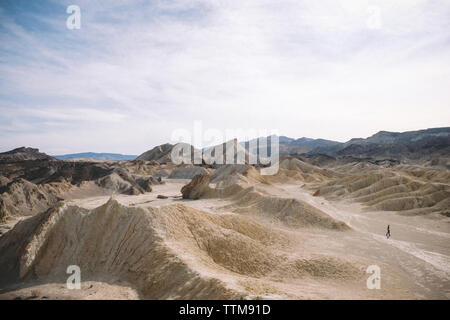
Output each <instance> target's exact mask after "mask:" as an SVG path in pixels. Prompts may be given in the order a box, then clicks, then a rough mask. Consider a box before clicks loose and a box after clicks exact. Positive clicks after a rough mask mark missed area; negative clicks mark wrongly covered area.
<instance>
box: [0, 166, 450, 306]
mask: <svg viewBox="0 0 450 320" xmlns="http://www.w3.org/2000/svg"><path fill="white" fill-rule="evenodd" d="M358 166H359V164H358ZM282 167H283V168H282V170H287V171H282V172H280V175H279V176H278V177H272V178H269V179H263V178H261V177H260V176H258V173H257V171H255V170H256V169H254V168H247V169H245V170H242V168H239V169H238V170H234V169H233V168H226V167H223V168H222V169H218V171H217V173H216V174H215V175H213V177H214V179H213V183H212V184H211V185H210V186H211V188H212V191H211V192H209V193H208V194H206V195H205V196H203V197H201V198H200V199H198V200H190V199H182V198H181V193H180V190H181V188H182V187H183V186H184V185H186V184H187V183H189V182H190V180H189V179H165V183H164V184H160V185H153V186H152V189H153V190H152V192H146V193H142V194H138V195H126V194H116V195H114V196H113V197H112V198H111V195H110V194H101V193H100V192H97V193H91V195H90V196H88V194H89V191H90V190H93V189H92V188H94V186H92V185H89V184H87V185H85V186H84V187H80V188H79V189H77V193H73V194H72V196H71V197H70V198H67V199H66V200H65V201H64V203H63V204H60V206H59V207H57V208H55V209H54V210H53V211H52V212H47V213H41V214H38V215H36V216H33V217H31V218H28V219H24V220H22V221H21V222H20V223H18V224H16V226H15V227H14V228H13V229H10V231H8V232H6V233H4V234H3V235H2V236H0V254H1V255H2V261H1V262H0V271H1V274H2V278H1V279H0V280H1V281H0V298H2V299H14V298H21V299H44V297H47V298H49V299H116V298H117V299H137V298H139V299H192V298H195V299H233V298H234V299H236V298H237V299H240V298H244V299H449V298H450V241H449V238H450V218H449V217H447V216H445V215H444V214H442V211H443V210H435V211H432V210H430V211H426V210H425V212H422V214H414V215H411V214H403V213H404V212H403V210H398V211H388V210H386V208H385V207H377V206H376V205H373V204H372V203H370V201H369V202H368V201H361V197H362V196H364V195H365V194H367V195H368V196H370V195H373V194H377V192H380V191H383V189H385V188H390V187H391V186H400V187H404V186H409V185H410V183H411V181H413V182H415V183H417V184H418V185H419V188H418V189H416V190H419V189H420V186H422V185H426V184H429V185H433V184H439V183H440V184H442V183H444V182H443V181H446V179H447V178H446V177H443V174H442V173H439V172H434V171H433V172H431V173H430V171H427V173H423V172H421V171H420V170H417V169H416V168H401V170H397V171H396V172H394V171H392V169H389V168H388V169H385V170H381V171H380V172H379V171H378V170H379V168H372V166H368V167H367V168H365V169H364V168H360V167H359V169H358V170H360V171H359V175H360V176H358V177H357V176H352V175H354V174H355V175H356V173H355V168H354V166H348V165H345V168H343V169H342V168H341V170H335V171H333V172H332V173H329V172H328V171H324V170H323V169H321V168H317V167H314V166H312V165H304V164H303V163H299V162H298V161H292V160H291V161H289V162H286V163H284V164H283V166H282ZM219 170H222V171H219ZM361 170H362V171H364V172H362V171H361ZM365 170H367V172H366V171H365ZM152 172H153V171H152ZM220 172H223V174H221V173H220ZM292 172H294V173H296V174H291V173H292ZM361 173H362V174H363V178H361ZM286 175H289V176H290V178H289V179H285V180H283V176H286ZM343 175H345V176H343ZM398 175H401V176H402V177H400V178H399V177H398ZM364 177H367V178H364ZM280 179H281V181H282V183H280ZM444 184H445V183H444ZM325 185H326V186H328V187H329V188H330V192H324V193H323V194H322V190H323V188H324V186H325ZM83 188H85V189H84V191H83ZM95 188H98V186H95ZM366 188H367V189H366ZM441 188H443V189H442V190H444V192H446V190H447V189H446V188H447V187H446V186H445V185H444V186H443V187H441ZM317 189H320V190H321V192H319V194H318V195H316V196H314V193H315V191H317ZM340 190H344V192H343V193H342V194H340V193H339V192H341V191H340ZM427 190H428V189H427ZM433 190H435V189H433ZM436 190H437V191H436ZM436 190H435V191H430V194H433V193H435V192H439V190H440V189H436ZM366 191H369V192H366ZM408 192H409V193H411V192H413V189H410V190H409V191H408ZM438 194H439V193H438ZM158 195H163V196H165V197H167V198H164V199H160V198H158ZM446 197H447V196H446V195H444V198H443V199H441V198H439V197H436V198H434V199H435V200H434V201H436V203H434V204H433V203H432V205H433V206H434V205H436V204H439V203H441V202H442V201H445V200H446ZM444 204H445V202H444ZM441 205H442V204H441ZM423 208H425V207H423ZM423 208H422V209H423ZM443 208H444V210H445V208H446V206H445V205H444V207H443ZM415 209H421V207H420V206H417V208H415ZM425 209H426V208H425ZM406 211H408V210H406ZM402 212H403V213H402ZM388 224H389V225H390V226H391V233H392V237H391V238H390V239H386V237H385V231H386V226H387V225H388ZM12 243H14V246H12V245H11V244H12ZM69 264H78V265H80V267H81V270H82V289H81V290H68V289H67V288H65V286H64V285H65V279H67V275H66V274H65V268H66V267H67V265H69ZM370 265H378V266H379V267H380V268H381V289H380V290H369V289H368V288H367V287H366V280H367V278H368V277H369V274H367V273H366V269H367V267H368V266H370ZM91 285H93V286H92V287H91ZM93 288H95V290H93ZM33 291H34V293H32V292H33ZM37 293H39V294H37Z"/></svg>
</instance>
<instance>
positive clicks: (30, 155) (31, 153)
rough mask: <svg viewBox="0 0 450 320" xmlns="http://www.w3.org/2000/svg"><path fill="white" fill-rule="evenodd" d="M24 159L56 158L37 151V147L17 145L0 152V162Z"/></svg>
mask: <svg viewBox="0 0 450 320" xmlns="http://www.w3.org/2000/svg"><path fill="white" fill-rule="evenodd" d="M25 160H56V159H55V158H53V157H51V156H49V155H47V154H45V153H42V152H39V149H36V148H29V147H19V148H16V149H13V150H10V151H6V152H3V153H0V162H15V161H25Z"/></svg>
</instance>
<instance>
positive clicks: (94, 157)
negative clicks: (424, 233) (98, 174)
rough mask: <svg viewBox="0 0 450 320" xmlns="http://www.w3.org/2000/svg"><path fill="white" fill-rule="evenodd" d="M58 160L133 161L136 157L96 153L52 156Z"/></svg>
mask: <svg viewBox="0 0 450 320" xmlns="http://www.w3.org/2000/svg"><path fill="white" fill-rule="evenodd" d="M54 157H55V158H56V159H59V160H72V159H80V158H89V159H92V160H115V161H119V160H134V159H136V157H137V156H135V155H128V154H120V153H96V152H83V153H73V154H64V155H60V156H54Z"/></svg>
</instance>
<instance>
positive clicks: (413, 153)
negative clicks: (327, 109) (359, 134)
mask: <svg viewBox="0 0 450 320" xmlns="http://www.w3.org/2000/svg"><path fill="white" fill-rule="evenodd" d="M308 154H310V155H311V154H326V155H330V156H353V157H358V158H362V157H369V158H375V159H377V158H393V159H400V160H401V159H419V158H423V157H431V156H450V127H445V128H432V129H425V130H417V131H407V132H389V131H380V132H378V133H376V134H374V135H372V136H370V137H368V138H367V139H362V138H355V139H351V140H349V141H347V142H345V143H341V144H338V145H332V146H321V147H317V148H315V149H313V150H311V151H309V152H308Z"/></svg>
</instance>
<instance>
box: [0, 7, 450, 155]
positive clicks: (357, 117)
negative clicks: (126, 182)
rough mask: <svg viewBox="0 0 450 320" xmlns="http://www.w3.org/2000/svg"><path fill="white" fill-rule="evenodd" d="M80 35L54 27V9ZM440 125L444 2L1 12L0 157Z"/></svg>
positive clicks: (341, 137)
mask: <svg viewBox="0 0 450 320" xmlns="http://www.w3.org/2000/svg"><path fill="white" fill-rule="evenodd" d="M72 4H75V5H78V6H79V7H80V9H81V28H80V29H74V30H70V29H68V28H67V27H66V20H67V18H68V17H69V14H67V13H66V9H67V6H69V5H72ZM196 120H198V121H201V123H202V126H203V128H204V129H209V128H210V129H217V130H219V132H224V131H225V130H227V129H228V130H230V129H231V130H233V129H249V128H253V129H256V130H258V129H264V128H265V129H271V130H272V129H273V130H277V132H278V133H279V134H281V135H286V136H290V137H294V138H299V137H303V136H307V137H312V138H326V139H333V140H338V141H346V140H348V139H350V138H352V137H367V136H370V135H372V134H374V133H376V132H377V131H379V130H389V131H407V130H416V129H423V128H429V127H442V126H449V125H450V1H448V0H447V1H442V0H433V1H426V0H396V1H391V0H370V1H369V0H368V1H365V0H340V1H338V0H321V1H317V0H306V1H304V0H280V1H273V0H236V1H234V0H226V1H225V0H217V1H213V0H153V1H152V0H148V1H139V0H136V1H119V0H113V1H112V0H108V1H107V0H103V1H96V0H78V1H77V0H70V1H61V0H54V1H25V0H11V1H7V0H0V151H6V150H10V149H12V148H15V147H18V146H32V147H37V148H39V149H41V151H44V152H46V153H49V154H63V153H73V152H84V151H95V152H120V153H128V154H139V153H141V152H143V151H145V150H147V149H149V148H151V147H153V146H155V145H157V144H161V143H165V142H170V139H171V136H172V134H173V132H174V130H177V129H180V128H182V129H186V130H192V128H193V124H194V121H196Z"/></svg>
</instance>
